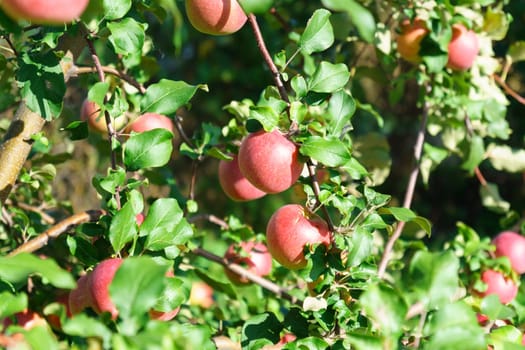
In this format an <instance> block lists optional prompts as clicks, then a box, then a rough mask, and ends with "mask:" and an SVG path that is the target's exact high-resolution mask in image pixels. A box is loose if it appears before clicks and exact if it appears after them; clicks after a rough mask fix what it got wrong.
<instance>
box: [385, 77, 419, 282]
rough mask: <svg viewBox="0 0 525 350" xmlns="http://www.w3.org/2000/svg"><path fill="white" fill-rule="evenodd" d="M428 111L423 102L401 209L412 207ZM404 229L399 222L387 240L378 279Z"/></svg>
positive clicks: (403, 223)
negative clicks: (411, 164) (412, 162)
mask: <svg viewBox="0 0 525 350" xmlns="http://www.w3.org/2000/svg"><path fill="white" fill-rule="evenodd" d="M425 90H428V87H425ZM428 110H429V105H428V103H427V102H425V104H424V106H423V113H422V118H421V124H420V126H419V132H418V135H417V139H416V143H415V145H414V166H413V167H412V171H411V173H410V178H409V179H408V184H407V189H406V192H405V198H404V200H403V207H404V208H410V206H411V205H412V200H413V198H414V191H415V189H416V184H417V179H418V177H419V165H420V164H419V163H420V161H421V155H422V153H423V144H424V142H425V130H426V127H427V120H428ZM404 227H405V222H404V221H400V222H399V223H398V224H397V226H396V229H395V231H394V233H393V234H392V236H390V238H389V239H388V242H387V243H386V246H385V250H384V252H383V256H382V257H381V261H380V263H379V267H378V271H377V275H378V277H379V278H383V276H384V274H385V272H386V268H387V266H388V262H389V261H390V259H391V256H392V251H393V250H394V244H395V243H396V241H397V240H398V239H399V237H401V232H403V228H404Z"/></svg>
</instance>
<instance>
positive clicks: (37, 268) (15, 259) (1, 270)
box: [0, 253, 75, 289]
mask: <svg viewBox="0 0 525 350" xmlns="http://www.w3.org/2000/svg"><path fill="white" fill-rule="evenodd" d="M32 275H39V276H41V277H42V281H43V282H44V283H46V284H47V283H49V284H51V285H53V286H55V287H58V288H64V289H73V288H74V287H75V280H74V279H73V277H72V276H71V274H70V273H69V272H67V271H66V270H63V269H62V268H60V266H58V265H57V263H56V262H55V261H54V260H53V259H50V258H46V259H41V258H39V257H37V256H35V255H32V254H29V253H20V254H17V255H14V256H6V257H1V258H0V278H2V279H4V280H6V281H8V282H10V283H25V282H27V277H28V276H32Z"/></svg>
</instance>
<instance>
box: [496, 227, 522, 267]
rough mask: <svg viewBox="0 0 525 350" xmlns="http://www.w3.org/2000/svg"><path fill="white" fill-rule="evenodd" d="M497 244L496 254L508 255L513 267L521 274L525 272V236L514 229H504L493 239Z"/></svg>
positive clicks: (499, 255)
mask: <svg viewBox="0 0 525 350" xmlns="http://www.w3.org/2000/svg"><path fill="white" fill-rule="evenodd" d="M492 244H494V245H495V246H496V252H495V254H496V256H497V257H502V256H506V257H507V258H509V260H510V264H511V266H512V269H513V270H514V271H516V272H517V273H519V274H523V273H525V237H524V236H522V235H520V234H519V233H516V232H513V231H503V232H501V233H499V234H498V235H497V236H496V237H494V239H493V240H492Z"/></svg>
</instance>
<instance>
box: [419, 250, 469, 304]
mask: <svg viewBox="0 0 525 350" xmlns="http://www.w3.org/2000/svg"><path fill="white" fill-rule="evenodd" d="M458 271H459V260H458V258H457V257H456V256H455V255H454V253H453V252H450V251H447V252H439V253H432V252H426V251H418V252H416V254H415V255H414V257H413V258H412V261H411V262H410V288H412V289H413V290H414V291H415V293H416V294H417V295H418V297H419V298H418V299H419V300H420V301H421V302H423V304H424V305H425V306H426V307H427V308H428V309H434V308H440V307H442V306H444V305H447V304H450V303H451V302H452V301H453V298H454V296H455V295H456V293H457V291H458V289H459V276H458Z"/></svg>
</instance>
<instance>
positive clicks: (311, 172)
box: [306, 159, 334, 238]
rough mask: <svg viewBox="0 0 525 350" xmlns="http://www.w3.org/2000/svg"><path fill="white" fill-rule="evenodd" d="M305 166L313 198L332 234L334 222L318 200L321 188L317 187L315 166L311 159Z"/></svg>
mask: <svg viewBox="0 0 525 350" xmlns="http://www.w3.org/2000/svg"><path fill="white" fill-rule="evenodd" d="M306 167H307V168H308V174H309V176H310V179H312V188H313V190H314V195H315V199H316V201H317V203H318V204H320V205H321V210H322V211H323V214H324V216H325V219H326V223H327V224H328V229H329V230H330V232H331V234H332V236H333V233H334V223H333V222H332V218H331V217H330V213H329V212H328V209H327V208H326V206H325V205H322V203H321V201H320V200H319V195H320V193H321V189H320V187H319V181H318V180H317V174H316V170H317V169H316V167H315V165H314V164H313V163H312V161H311V160H310V159H309V160H307V162H306ZM332 238H333V237H332Z"/></svg>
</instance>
